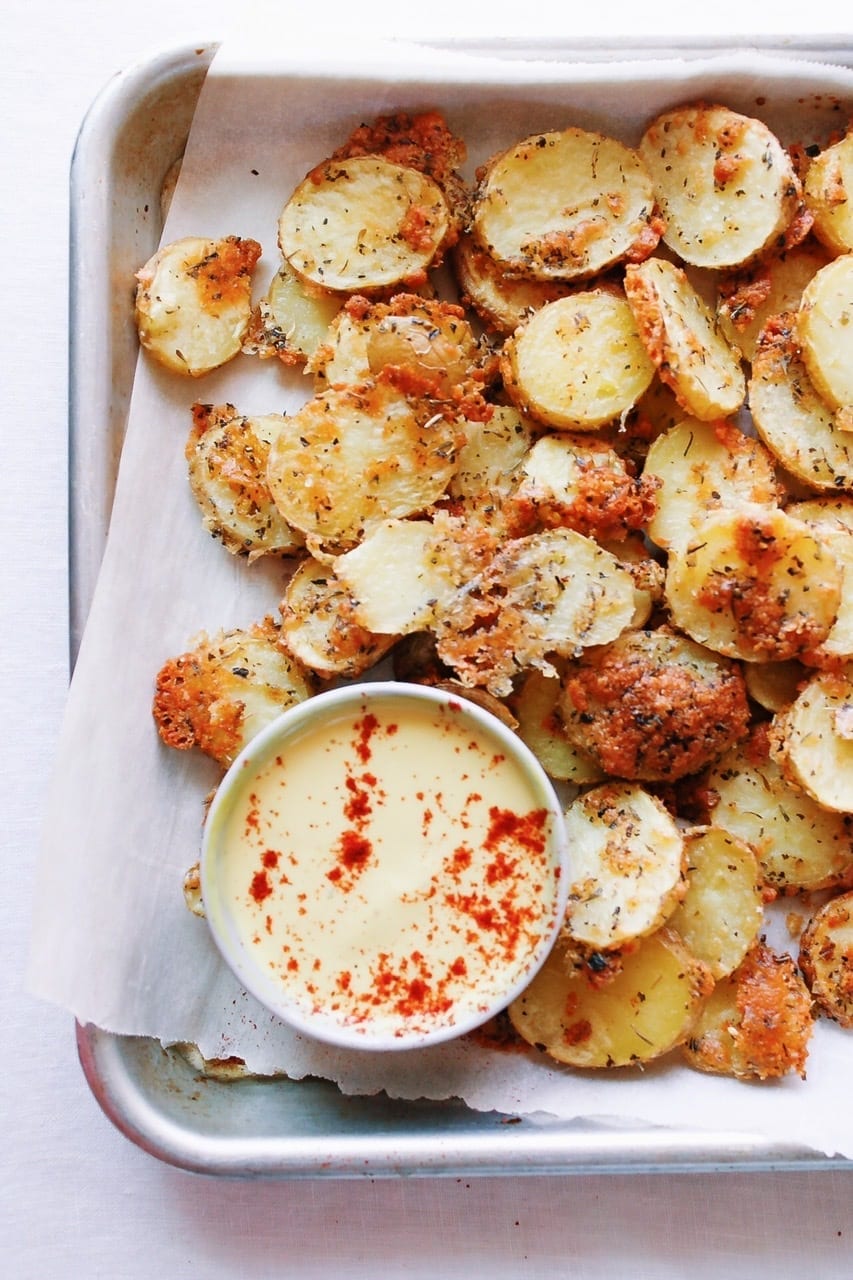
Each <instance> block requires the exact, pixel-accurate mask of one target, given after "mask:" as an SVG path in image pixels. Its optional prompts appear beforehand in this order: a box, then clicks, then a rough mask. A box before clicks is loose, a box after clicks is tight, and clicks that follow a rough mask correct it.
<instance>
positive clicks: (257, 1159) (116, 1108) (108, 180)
mask: <svg viewBox="0 0 853 1280" xmlns="http://www.w3.org/2000/svg"><path fill="white" fill-rule="evenodd" d="M430 43H431V44H433V45H436V44H438V45H439V46H440V47H449V46H451V45H453V47H456V48H460V47H462V48H466V49H467V50H468V51H469V52H478V51H480V52H483V53H488V54H490V55H491V56H494V55H495V54H500V55H501V56H505V57H508V58H521V57H524V58H530V57H548V58H555V57H560V58H568V57H574V58H578V59H581V60H587V61H596V60H603V59H605V58H609V57H613V56H614V54H618V55H619V56H622V57H640V58H642V57H650V58H651V57H660V56H668V57H673V56H684V57H688V58H690V57H694V58H695V57H701V56H703V55H705V54H708V53H710V52H725V51H730V50H731V47H732V46H731V45H730V44H727V43H726V41H725V40H702V39H698V40H696V41H690V42H679V43H678V44H677V45H668V46H665V45H663V44H662V43H661V42H660V41H655V40H648V41H636V40H631V41H608V42H607V43H606V44H604V43H603V42H601V41H581V42H576V43H572V44H571V45H568V44H551V45H548V46H547V47H543V46H538V45H531V44H529V43H527V42H523V41H515V40H499V41H492V42H489V43H487V44H477V45H476V46H474V45H472V44H466V42H451V41H447V42H436V41H430ZM745 45H746V46H749V47H755V48H757V49H760V50H761V51H762V52H778V53H784V54H788V55H791V56H799V57H807V58H811V59H815V60H816V61H826V62H836V63H841V64H843V65H846V66H850V65H853V48H851V44H850V38H849V36H842V35H839V36H837V37H828V36H824V37H820V38H815V39H813V40H809V39H803V38H800V37H797V38H796V39H790V40H789V39H787V38H785V37H776V38H770V39H768V38H764V37H756V38H755V39H745V40H742V41H741V42H739V47H740V48H743V47H744V46H745ZM215 50H216V46H215V45H214V44H199V45H197V46H193V47H185V48H180V49H176V50H171V51H168V52H165V53H163V54H161V55H157V56H155V57H153V58H151V59H149V60H147V61H144V62H140V63H138V64H136V65H134V66H132V67H130V68H128V69H127V70H126V71H123V72H121V73H120V74H119V75H117V76H116V77H114V79H113V80H112V81H110V83H109V84H108V85H107V86H106V87H105V88H104V90H103V91H102V92H101V94H100V95H99V96H98V97H97V98H96V100H95V102H94V103H93V105H92V107H91V109H90V111H89V112H88V114H87V116H86V118H85V120H84V121H83V124H82V126H81V129H80V132H79V135H78V139H77V145H76V147H75V151H74V156H73V159H72V165H71V226H70V243H71V259H70V343H69V391H70V397H69V560H70V575H69V584H70V601H69V603H70V636H69V641H70V656H71V662H72V665H73V662H74V659H75V657H76V653H77V648H78V645H79V641H80V637H81V635H82V631H83V626H84V623H85V618H86V614H87V611H88V607H89V602H90V600H91V596H92V592H93V590H94V585H95V580H96V577H97V573H98V567H99V564H100V559H101V554H102V551H103V546H104V542H105V539H106V534H107V528H108V524H109V516H110V507H111V502H112V493H113V487H114V483H115V472H116V466H117V461H118V454H119V452H120V448H121V441H122V438H123V434H124V427H125V423H126V418H127V410H128V405H129V399H130V390H131V385H132V378H133V368H134V363H135V356H136V336H135V333H134V332H133V327H132V319H131V307H130V306H129V305H126V303H125V301H123V299H122V297H121V295H118V296H117V295H116V291H115V288H114V284H115V281H116V280H120V279H121V280H127V281H130V280H132V278H133V272H134V270H135V269H136V267H137V266H138V264H139V263H140V262H142V261H145V260H146V258H147V257H148V256H149V254H150V253H151V252H153V250H154V248H155V247H156V243H157V239H158V236H159V210H158V195H159V190H160V185H161V183H162V180H163V178H164V177H165V175H166V172H167V170H168V169H169V167H170V165H171V164H172V162H173V161H174V160H176V159H177V158H178V157H179V156H180V154H181V151H182V148H183V144H184V142H185V140H186V137H187V135H188V132H189V128H190V124H191V121H192V115H193V111H194V108H195V104H196V102H197V100H198V95H199V93H200V90H201V86H202V83H203V81H204V77H205V75H206V73H207V69H208V67H209V65H210V62H211V59H212V57H213V55H214V53H215ZM128 287H129V288H130V286H128ZM129 298H130V295H128V299H127V303H128V304H129ZM93 424H94V427H93ZM76 1033H77V1048H78V1055H79V1059H80V1063H81V1066H82V1069H83V1072H84V1075H85V1078H86V1080H87V1083H88V1085H89V1087H90V1089H91V1091H92V1094H93V1096H94V1098H95V1099H96V1100H97V1102H98V1103H99V1105H100V1107H101V1108H102V1110H103V1112H104V1113H105V1115H106V1116H107V1117H108V1118H109V1119H110V1120H111V1121H112V1123H113V1124H114V1125H115V1126H116V1128H117V1129H118V1130H119V1131H120V1132H121V1133H123V1134H124V1135H125V1136H126V1137H127V1138H128V1139H129V1140H130V1141H131V1142H133V1143H135V1144H136V1145H137V1146H138V1147H140V1148H141V1149H142V1150H144V1151H146V1152H148V1153H149V1154H150V1155H152V1156H154V1157H155V1158H157V1159H159V1160H161V1161H163V1162H164V1163H167V1164H170V1165H174V1166H176V1167H178V1168H182V1169H185V1170H188V1171H193V1172H198V1173H205V1174H211V1175H223V1176H231V1177H274V1178H275V1177H277V1178H293V1177H322V1176H330V1177H337V1178H349V1177H363V1176H368V1177H395V1176H396V1177H401V1176H408V1177H412V1176H442V1175H452V1176H455V1177H459V1176H475V1175H488V1176H496V1175H501V1174H512V1175H515V1176H518V1175H520V1174H522V1173H526V1174H551V1175H554V1174H570V1173H609V1172H612V1173H625V1172H673V1171H676V1170H677V1171H685V1172H686V1171H699V1170H706V1171H707V1170H713V1171H721V1170H727V1169H729V1170H738V1171H741V1172H742V1171H746V1170H753V1169H755V1170H758V1169H760V1170H780V1169H798V1170H801V1171H802V1170H806V1169H808V1170H812V1169H853V1161H849V1160H845V1159H843V1158H840V1157H828V1156H825V1155H823V1154H822V1153H819V1152H816V1151H814V1150H812V1149H811V1148H808V1147H804V1146H801V1145H796V1144H768V1142H767V1140H766V1139H765V1138H764V1137H762V1136H761V1135H751V1134H743V1133H736V1132H714V1133H709V1132H704V1131H701V1130H696V1131H684V1130H672V1129H666V1128H657V1127H645V1126H630V1125H626V1124H624V1123H621V1122H619V1123H611V1122H609V1121H608V1120H607V1119H601V1120H597V1119H585V1120H577V1121H572V1122H564V1121H559V1122H558V1121H553V1120H550V1119H548V1118H547V1117H527V1116H511V1115H499V1114H496V1113H488V1112H474V1111H472V1110H470V1109H469V1108H467V1107H465V1106H464V1105H463V1104H461V1103H455V1102H449V1103H427V1102H424V1103H411V1102H406V1103H403V1102H397V1101H394V1100H392V1099H390V1098H387V1097H384V1096H379V1097H369V1098H361V1097H347V1096H345V1095H343V1094H342V1093H341V1092H340V1091H339V1090H338V1089H337V1088H336V1087H335V1086H334V1085H332V1084H330V1083H329V1082H327V1081H322V1080H307V1081H290V1080H284V1079H279V1078H275V1079H257V1078H246V1079H239V1080H232V1081H224V1080H221V1079H217V1078H214V1077H211V1076H208V1075H205V1074H204V1073H203V1072H200V1071H199V1070H198V1069H197V1068H196V1067H194V1066H193V1064H192V1062H191V1061H190V1060H188V1059H187V1058H186V1057H185V1056H184V1055H182V1054H180V1053H178V1052H175V1051H173V1050H167V1049H164V1048H163V1046H162V1045H160V1044H159V1043H158V1042H156V1041H152V1040H149V1039H145V1038H140V1037H135V1036H123V1035H117V1034H114V1033H111V1032H107V1031H104V1030H102V1029H100V1028H98V1027H94V1026H89V1025H80V1024H77V1027H76Z"/></svg>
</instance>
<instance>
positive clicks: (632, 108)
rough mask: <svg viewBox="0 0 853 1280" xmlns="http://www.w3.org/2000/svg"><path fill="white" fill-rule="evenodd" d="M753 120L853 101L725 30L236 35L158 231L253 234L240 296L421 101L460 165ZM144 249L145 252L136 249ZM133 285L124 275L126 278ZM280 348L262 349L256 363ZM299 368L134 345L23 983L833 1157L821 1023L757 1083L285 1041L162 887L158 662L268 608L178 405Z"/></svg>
mask: <svg viewBox="0 0 853 1280" xmlns="http://www.w3.org/2000/svg"><path fill="white" fill-rule="evenodd" d="M699 97H702V98H706V99H715V100H718V101H723V102H725V103H727V104H728V105H731V106H733V107H735V108H736V109H739V110H742V111H745V112H748V113H750V114H756V115H760V116H761V117H762V118H764V119H765V120H767V122H768V123H769V124H770V125H771V126H772V127H773V128H775V129H776V130H777V131H778V132H779V134H780V136H781V137H782V138H783V140H784V141H788V142H789V141H794V140H801V141H805V142H808V141H811V140H814V139H822V138H825V137H826V136H828V134H829V132H830V131H831V130H833V129H834V130H838V129H841V128H843V127H844V126H845V125H846V123H847V120H848V118H849V117H850V115H851V114H853V74H852V73H851V72H850V71H849V70H846V69H844V68H840V67H829V66H823V65H818V64H817V63H809V62H807V61H799V60H797V59H796V58H794V57H793V56H792V57H788V56H785V55H776V54H774V55H773V56H768V55H763V54H761V53H760V52H758V51H750V50H745V51H742V52H740V53H737V54H733V55H723V54H719V55H714V56H709V57H702V56H697V57H695V58H690V59H687V60H685V59H673V60H669V59H665V60H657V61H643V60H639V61H635V62H627V61H621V62H610V61H607V60H601V61H595V62H589V63H571V64H570V63H561V62H560V61H559V60H556V59H554V60H549V59H547V58H543V60H542V61H538V62H535V63H534V62H530V61H524V60H504V59H502V58H500V57H497V56H484V57H482V58H480V57H477V56H475V55H470V54H466V53H461V52H458V51H454V52H450V53H448V52H446V51H435V50H431V49H428V48H419V47H414V46H406V45H394V44H388V45H384V46H383V45H371V46H365V47H364V48H358V47H355V46H354V45H353V42H352V41H350V40H348V41H347V48H345V49H344V48H340V49H337V48H335V46H334V44H332V43H330V41H329V39H328V38H326V37H324V40H323V42H322V43H320V42H318V44H317V47H316V48H314V47H312V48H308V47H302V46H298V47H291V48H289V49H287V48H285V47H284V46H283V45H281V44H279V45H276V44H275V43H274V42H270V45H269V47H268V48H267V49H266V50H265V49H263V48H259V47H258V46H257V45H256V44H254V45H253V44H247V45H246V46H245V47H240V46H239V45H238V44H237V43H231V44H229V45H228V46H227V47H225V48H223V49H222V50H220V52H219V54H218V55H217V56H216V58H215V59H214V63H213V66H212V68H211V71H210V74H209V76H208V79H207V83H206V85H205V88H204V91H203V93H202V97H201V101H200V103H199V107H198V111H197V114H196V119H195V122H194V125H193V129H192V134H191V138H190V142H189V146H188V149H187V154H186V158H185V161H184V166H183V170H182V174H181V179H180V183H179V186H178V189H177V191H176V193H175V197H174V200H173V203H172V206H171V210H170V214H169V218H168V223H167V226H166V229H165V233H164V238H165V239H166V240H172V239H175V238H177V237H178V236H181V235H189V234H195V235H205V236H219V235H226V234H239V235H241V236H252V237H254V238H256V239H257V240H259V241H260V242H261V244H262V245H263V247H264V256H263V259H262V261H261V265H260V271H259V278H258V291H260V290H261V289H262V288H263V286H264V285H265V283H266V281H267V279H268V278H269V277H270V276H271V275H272V273H273V271H274V270H275V267H276V265H277V258H278V251H277V246H276V223H277V218H278V214H279V212H280V209H281V206H282V204H283V203H284V200H285V199H286V198H287V196H288V194H289V192H290V191H291V189H292V188H293V187H294V185H295V184H296V182H297V181H298V180H299V179H300V178H302V177H303V176H304V174H305V173H306V172H307V171H308V170H309V169H310V168H311V167H313V165H314V164H316V163H317V162H318V161H319V160H320V159H321V158H323V157H324V156H325V155H327V154H328V153H329V152H331V151H332V150H333V149H334V148H335V147H336V146H338V145H339V144H340V143H341V142H342V141H343V140H344V139H345V138H346V136H347V135H348V134H349V132H350V131H351V129H352V128H353V127H354V126H355V125H357V124H359V123H360V122H362V121H363V120H368V119H370V118H371V117H373V116H375V115H376V114H379V113H383V112H389V111H393V110H399V109H407V110H420V109H426V108H433V107H435V108H439V109H441V110H442V111H443V112H444V113H445V114H446V116H447V117H448V120H449V122H450V124H451V126H452V127H453V128H454V130H455V131H457V132H459V133H461V134H462V135H463V136H464V137H465V138H466V141H467V143H468V146H469V166H468V168H469V172H470V173H471V174H472V173H473V170H474V166H475V165H476V164H477V163H479V162H480V161H481V160H482V159H484V158H486V157H487V156H488V155H489V154H491V152H493V151H494V150H496V149H498V148H499V147H501V146H504V145H507V144H509V143H510V142H512V141H515V140H517V139H519V138H521V137H523V136H525V135H526V134H528V133H530V132H533V131H535V130H540V129H547V128H558V127H562V126H565V125H568V124H576V125H580V126H582V127H587V128H594V129H600V130H602V131H603V132H607V133H610V134H613V135H615V136H619V137H622V138H623V139H624V140H625V141H627V142H636V141H637V140H638V138H639V135H640V133H641V132H642V128H643V126H644V124H645V122H646V121H647V120H648V119H649V118H650V117H651V116H652V115H653V114H655V113H656V112H657V111H659V110H661V109H663V108H664V107H667V106H670V105H672V104H675V103H677V102H682V101H686V100H689V99H695V98H699ZM140 265H141V264H140ZM131 284H132V282H120V284H119V287H121V288H127V290H128V299H130V297H131ZM274 366H275V367H274ZM309 390H310V388H309V384H308V382H307V380H306V379H305V378H304V377H303V375H301V374H300V373H299V372H294V371H288V370H285V369H283V368H281V367H279V366H278V364H277V362H273V361H265V362H259V361H257V360H252V359H248V358H245V357H239V358H238V359H237V360H236V361H234V362H232V363H231V364H230V365H229V366H227V367H226V368H225V369H223V370H220V371H218V372H217V373H215V374H213V375H210V376H208V377H206V378H204V379H202V380H199V381H198V382H190V381H189V380H183V379H181V378H178V377H175V376H173V375H170V374H168V373H166V372H165V371H162V370H158V369H156V368H155V367H154V366H153V365H152V364H151V363H150V362H149V361H148V360H147V359H142V360H141V361H140V364H139V367H138V371H137V376H136V381H135V386H134V392H133V400H132V405H131V413H130V422H129V426H128V432H127V438H126V443H125V447H124V451H123V455H122V460H121V467H120V473H119V477H118V486H117V492H116V499H115V507H114V513H113V520H112V526H111V530H110V535H109V540H108V545H107V549H106V554H105V556H104V560H103V566H102V570H101V576H100V579H99V582H98V587H97V590H96V593H95V599H94V603H93V606H92V610H91V614H90V618H89V623H88V627H87V630H86V634H85V637H84V640H83V644H82V647H81V652H80V655H79V659H78V662H77V667H76V671H75V675H74V679H73V682H72V688H71V691H70V695H69V699H68V706H67V713H66V717H65V721H64V726H63V731H62V737H61V742H60V745H59V752H58V767H57V769H56V774H55V780H54V785H53V788H52V792H51V795H50V797H49V803H48V812H47V821H46V832H45V841H44V849H43V852H42V858H41V864H40V868H39V878H38V884H37V892H36V901H37V904H38V905H37V909H36V915H35V920H34V929H33V945H32V954H31V963H30V972H29V982H30V987H31V989H32V990H33V992H34V993H35V994H36V995H38V996H40V997H43V998H45V999H48V1000H51V1001H53V1002H56V1003H58V1004H60V1005H62V1006H65V1007H67V1008H68V1009H69V1010H70V1011H71V1012H73V1014H74V1015H75V1016H76V1017H77V1018H78V1019H79V1020H80V1021H82V1022H91V1023H94V1024H96V1025H98V1026H100V1027H103V1028H105V1029H107V1030H109V1031H115V1032H120V1033H127V1034H137V1035H145V1036H152V1037H155V1038H158V1039H160V1040H162V1041H163V1042H164V1043H172V1042H175V1041H191V1042H195V1043H197V1044H198V1045H199V1047H200V1049H201V1051H202V1053H203V1054H204V1055H205V1056H207V1057H222V1056H227V1055H231V1054H235V1055H239V1056H241V1057H243V1058H244V1059H245V1060H246V1062H247V1063H248V1065H249V1066H250V1067H252V1068H253V1069H256V1070H259V1071H263V1072H267V1071H274V1070H285V1071H286V1072H287V1073H288V1074H289V1075H291V1076H293V1077H295V1078H300V1077H302V1076H304V1075H315V1076H322V1077H326V1078H329V1079H332V1080H335V1081H337V1082H338V1084H339V1085H340V1087H341V1088H342V1089H343V1090H344V1091H347V1092H352V1093H374V1092H377V1091H379V1090H381V1089H384V1090H386V1091H387V1092H388V1093H389V1094H391V1095H392V1096H397V1097H430V1098H442V1097H460V1098H462V1099H464V1100H465V1101H466V1102H467V1103H468V1104H469V1105H470V1106H472V1107H474V1108H477V1109H496V1110H499V1111H508V1112H527V1113H545V1114H550V1115H553V1116H557V1117H562V1118H571V1117H575V1116H587V1117H592V1116H609V1117H614V1118H616V1119H617V1120H621V1121H625V1122H626V1123H627V1122H630V1123H634V1122H640V1123H648V1124H659V1125H667V1126H673V1127H674V1128H676V1129H680V1128H691V1127H692V1128H696V1127H699V1128H707V1129H712V1130H725V1131H727V1132H731V1131H734V1130H738V1131H743V1132H745V1133H750V1134H760V1135H766V1138H767V1140H768V1143H772V1142H774V1141H779V1142H784V1141H793V1142H802V1143H805V1144H808V1145H810V1146H812V1147H814V1148H816V1149H818V1150H821V1151H823V1152H826V1153H828V1154H832V1153H834V1152H840V1153H842V1154H845V1155H848V1156H853V1110H851V1109H850V1108H849V1107H847V1106H846V1105H842V1100H846V1097H847V1091H848V1088H849V1081H850V1078H851V1074H853V1034H851V1033H844V1032H842V1031H840V1030H839V1029H838V1028H836V1027H835V1026H833V1025H832V1024H829V1023H828V1022H825V1021H822V1022H821V1023H820V1025H819V1026H818V1028H817V1031H816V1034H815V1037H814V1042H813V1048H812V1052H811V1056H810V1060H809V1070H808V1079H807V1080H806V1081H800V1080H799V1079H787V1080H785V1081H782V1082H779V1083H775V1084H769V1085H762V1086H753V1085H745V1084H741V1083H736V1082H734V1081H731V1080H724V1079H716V1078H712V1077H706V1076H702V1075H698V1074H697V1073H695V1072H692V1071H689V1070H687V1069H686V1068H683V1067H682V1066H680V1065H679V1063H678V1061H677V1060H676V1061H674V1062H667V1063H664V1064H660V1065H657V1066H655V1067H653V1068H651V1069H649V1070H647V1071H645V1072H641V1071H634V1072H624V1071H619V1072H615V1073H612V1074H611V1073H601V1074H596V1073H586V1074H584V1073H574V1072H568V1071H562V1070H560V1069H559V1068H554V1067H549V1066H548V1065H547V1064H546V1062H545V1061H539V1060H536V1059H535V1058H533V1057H532V1056H531V1057H529V1058H528V1057H526V1056H524V1055H521V1054H515V1053H511V1054H507V1053H501V1052H496V1051H490V1050H488V1049H485V1048H483V1047H481V1046H479V1045H478V1044H476V1043H474V1042H473V1041H459V1042H456V1043H451V1044H449V1045H443V1046H439V1047H437V1048H434V1049H431V1050H427V1051H419V1052H408V1053H400V1054H370V1053H347V1052H343V1051H339V1050H335V1049H332V1048H328V1047H325V1046H323V1045H319V1044H316V1043H313V1042H311V1041H309V1040H307V1039H304V1038H302V1037H300V1036H298V1035H297V1034H295V1033H294V1032H291V1031H290V1030H289V1029H288V1028H287V1027H285V1026H283V1025H282V1024H281V1023H279V1022H277V1021H276V1020H275V1019H273V1018H272V1017H271V1016H270V1015H268V1014H267V1013H266V1012H265V1011H264V1010H263V1009H262V1008H260V1007H259V1006H258V1005H257V1004H256V1003H255V1002H254V1001H253V1000H252V999H251V998H249V997H247V996H246V995H245V993H243V992H242V991H241V990H240V988H239V987H238V986H237V984H236V982H235V980H234V979H233V978H232V977H231V974H230V973H229V971H228V970H227V969H226V968H225V967H224V965H223V964H222V962H221V961H220V959H219V956H218V954H217V952H216V951H215V948H214V946H213V944H212V942H211V939H210V937H209V934H208V930H207V928H206V925H205V924H204V922H203V921H201V920H198V919H196V918H194V917H192V916H191V915H190V914H189V913H188V911H187V910H186V907H185V906H184V902H183V896H182V892H181V884H182V879H183V876H184V873H185V871H186V870H187V868H188V867H189V866H190V865H191V864H192V863H193V862H194V861H195V860H196V859H197V857H198V850H199V842H200V830H201V822H202V803H203V798H204V796H205V795H206V793H207V792H208V790H209V789H210V788H211V787H212V786H213V785H215V783H216V781H217V779H218V776H219V774H218V770H217V768H216V766H214V765H213V764H212V763H211V762H210V761H207V760H205V759H204V758H201V757H200V756H199V755H198V753H195V752H193V753H178V752H174V751H170V750H168V749H167V748H164V747H163V746H162V744H161V743H160V742H159V739H158V737H157V734H156V731H155V729H154V725H153V721H152V718H151V710H150V708H151V697H152V687H153V680H154V675H155V673H156V671H157V670H158V669H159V667H160V666H161V664H162V662H163V661H164V660H165V659H166V658H168V657H170V656H173V655H175V654H178V653H180V652H183V651H184V650H185V649H186V648H187V647H188V646H189V642H190V641H191V640H192V638H193V637H194V636H196V635H197V634H198V633H199V632H200V631H203V630H206V631H208V632H215V631H216V630H218V629H219V628H220V627H229V626H235V625H240V624H247V623H250V622H252V621H254V620H256V619H257V618H260V617H262V616H263V615H264V614H265V613H267V612H272V613H275V610H276V605H277V603H278V600H279V598H280V594H281V584H282V569H281V567H280V566H278V565H273V564H267V563H264V562H263V561H260V562H257V563H255V564H254V565H252V566H250V567H249V566H247V565H246V563H245V562H244V561H243V560H240V559H235V558H232V557H231V556H229V555H228V554H227V552H225V551H224V550H223V548H222V547H221V545H220V544H219V543H217V542H215V541H214V540H213V539H211V538H210V537H209V536H208V535H207V534H206V533H205V532H204V531H203V529H202V526H201V522H200V519H199V514H198V511H197V508H196V506H195V504H194V502H193V500H192V498H191V496H190V493H189V490H188V485H187V478H186V464H185V460H184V453H183V450H184V443H185V440H186V437H187V434H188V431H189V426H190V412H189V409H190V405H191V404H192V402H193V401H194V400H202V401H204V402H206V403H221V402H223V401H226V400H228V401H231V402H232V403H234V404H235V405H236V406H237V407H238V408H239V410H240V412H242V413H247V414H252V413H266V412H281V411H284V410H287V409H293V408H295V407H296V406H297V405H298V404H300V403H301V402H302V401H303V400H304V399H305V398H306V397H307V395H308V394H309Z"/></svg>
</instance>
